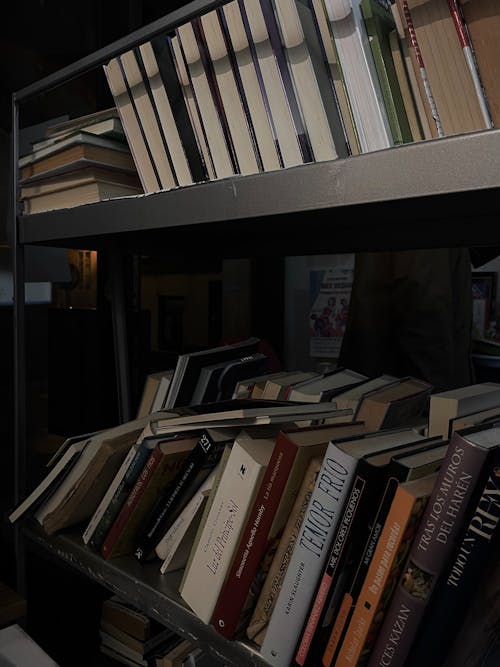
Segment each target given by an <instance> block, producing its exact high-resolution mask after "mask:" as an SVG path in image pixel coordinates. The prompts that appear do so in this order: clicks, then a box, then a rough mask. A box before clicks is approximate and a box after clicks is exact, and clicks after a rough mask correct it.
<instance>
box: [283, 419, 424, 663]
mask: <svg viewBox="0 0 500 667" xmlns="http://www.w3.org/2000/svg"><path fill="white" fill-rule="evenodd" d="M423 441H424V437H423V436H421V435H419V434H418V433H416V432H415V431H414V430H413V429H411V428H407V429H394V430H392V431H387V432H385V431H379V432H376V433H372V434H367V435H365V436H364V437H362V438H361V439H360V440H358V441H357V442H356V441H350V442H347V443H346V444H345V445H344V446H343V445H342V444H341V443H340V444H339V447H340V448H341V449H343V450H344V453H345V455H346V456H349V457H350V458H351V459H352V461H353V465H354V468H355V472H354V476H353V481H352V485H351V489H350V491H349V493H348V496H347V499H346V502H345V506H344V510H343V512H342V515H341V518H340V520H339V522H338V525H337V528H336V530H335V531H334V534H333V538H332V542H331V546H330V549H329V552H328V555H327V558H326V561H325V566H324V568H323V571H322V573H321V577H320V579H319V582H318V586H317V588H316V593H315V596H314V601H313V603H312V606H311V609H310V610H309V611H308V614H307V618H306V622H305V625H304V628H303V630H302V632H301V635H300V638H299V642H298V646H297V651H296V654H295V661H296V662H297V663H298V664H299V665H301V666H302V665H304V664H305V663H306V660H307V659H308V656H311V655H314V657H315V658H320V657H321V656H320V654H321V653H322V650H323V648H324V640H325V637H326V636H327V634H328V630H329V628H330V627H331V624H332V621H333V616H334V613H335V610H336V608H337V605H338V603H339V600H340V598H341V596H342V594H343V593H344V591H345V590H346V589H349V587H350V585H351V582H352V579H353V577H354V573H355V571H356V568H357V564H358V561H359V557H360V554H361V553H362V551H363V548H364V546H365V544H366V541H367V539H368V537H369V535H370V531H371V529H372V526H373V521H374V518H375V515H376V513H377V508H378V506H379V503H380V501H381V499H382V496H383V493H384V489H385V486H386V484H387V481H388V475H389V467H390V464H391V459H392V456H393V455H394V454H395V453H397V452H401V451H411V450H415V449H417V448H418V447H420V446H421V444H422V442H423Z"/></svg>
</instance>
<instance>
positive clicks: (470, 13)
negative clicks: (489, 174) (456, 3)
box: [460, 0, 500, 127]
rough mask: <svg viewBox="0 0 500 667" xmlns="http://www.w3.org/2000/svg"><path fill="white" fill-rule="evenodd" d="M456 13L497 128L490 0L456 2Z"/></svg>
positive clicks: (499, 110)
mask: <svg viewBox="0 0 500 667" xmlns="http://www.w3.org/2000/svg"><path fill="white" fill-rule="evenodd" d="M460 10H461V13H462V15H463V18H464V20H465V24H466V30H467V32H468V34H469V36H470V39H471V42H472V44H471V46H472V51H473V55H474V59H475V61H476V64H477V68H478V70H479V77H480V80H481V84H482V87H483V88H484V93H485V95H486V99H487V102H488V109H489V112H490V114H491V118H492V120H493V124H494V126H495V127H499V126H500V89H499V86H498V77H497V75H496V71H495V70H496V68H495V65H494V64H495V63H497V62H498V61H499V57H500V52H499V44H498V39H497V36H498V30H499V29H500V22H499V16H498V12H497V11H496V5H495V3H494V1H493V0H474V2H470V1H469V0H460Z"/></svg>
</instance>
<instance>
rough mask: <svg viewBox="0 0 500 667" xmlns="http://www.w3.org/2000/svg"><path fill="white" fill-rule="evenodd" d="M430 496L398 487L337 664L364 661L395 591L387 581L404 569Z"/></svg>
mask: <svg viewBox="0 0 500 667" xmlns="http://www.w3.org/2000/svg"><path fill="white" fill-rule="evenodd" d="M429 488H430V487H429ZM428 497H429V494H427V495H422V496H421V497H420V498H417V497H415V496H413V495H411V494H409V493H408V492H407V491H406V490H405V489H404V488H403V487H401V486H398V489H397V491H396V494H395V496H394V499H393V502H392V504H391V509H390V512H389V514H388V515H387V518H386V521H385V522H384V526H383V529H382V533H381V535H380V539H379V541H378V543H377V546H376V548H375V553H374V555H373V559H372V561H371V563H370V567H369V568H368V572H367V574H366V577H365V580H364V582H363V586H362V588H361V591H360V594H359V596H358V599H357V601H356V607H355V609H354V611H353V614H352V616H351V620H350V621H349V624H348V626H347V630H346V633H345V637H344V640H343V642H342V645H341V647H340V650H339V653H338V656H337V659H336V661H335V667H337V665H338V666H339V667H340V665H349V666H351V667H352V666H354V665H358V664H360V665H361V664H365V662H366V659H367V656H368V654H369V652H370V651H371V648H372V646H373V639H374V636H375V633H376V631H377V629H378V628H379V627H380V622H379V621H378V619H380V617H381V616H382V614H383V613H384V608H385V604H384V600H387V598H388V595H390V593H391V591H392V590H393V586H390V585H387V584H390V581H391V580H392V581H393V580H394V577H395V576H398V575H399V573H400V572H401V569H402V567H403V563H404V558H405V556H406V554H407V552H408V548H409V546H410V544H411V538H412V536H414V535H415V531H416V527H417V525H418V522H419V521H420V519H421V517H422V513H423V511H424V508H425V505H426V503H427V500H428ZM425 664H427V663H425Z"/></svg>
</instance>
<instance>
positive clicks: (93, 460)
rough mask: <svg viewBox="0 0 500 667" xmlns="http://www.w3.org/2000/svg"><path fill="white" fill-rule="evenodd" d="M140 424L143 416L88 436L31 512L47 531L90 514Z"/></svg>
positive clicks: (140, 426) (142, 424)
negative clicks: (52, 489) (50, 491)
mask: <svg viewBox="0 0 500 667" xmlns="http://www.w3.org/2000/svg"><path fill="white" fill-rule="evenodd" d="M144 424H145V420H144V419H142V420H141V419H139V420H134V421H130V422H125V423H124V424H120V425H119V426H115V427H113V428H111V429H107V430H106V431H102V432H100V433H97V434H95V435H92V436H91V437H90V438H89V441H88V442H87V445H86V447H85V449H84V450H83V452H82V454H81V456H79V457H78V461H77V462H76V464H75V465H74V466H72V468H71V470H70V472H69V473H68V475H66V476H65V478H64V480H63V481H62V483H61V484H60V485H59V486H58V488H57V489H56V491H55V492H54V493H53V494H51V495H50V496H49V498H47V500H46V501H45V502H44V503H42V504H41V505H40V506H39V507H38V508H37V510H36V512H35V519H36V520H37V521H38V523H39V524H40V525H41V526H42V527H43V529H44V531H45V532H46V533H47V534H48V535H52V534H54V533H55V532H58V531H59V530H62V529H63V528H67V527H69V526H73V525H75V524H77V523H80V522H81V521H84V520H86V519H89V518H90V517H91V516H92V514H93V513H94V512H95V510H96V508H97V506H98V504H99V503H100V501H101V498H102V496H103V495H104V493H105V492H106V489H107V487H108V485H109V484H110V483H111V481H112V479H113V477H114V476H115V474H116V472H117V470H118V468H119V467H120V465H121V463H122V461H123V459H124V458H125V456H126V455H127V453H128V451H129V450H130V447H131V446H132V445H133V444H134V442H136V440H137V438H138V436H139V434H140V433H141V432H142V430H143V428H144Z"/></svg>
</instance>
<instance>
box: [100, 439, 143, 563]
mask: <svg viewBox="0 0 500 667" xmlns="http://www.w3.org/2000/svg"><path fill="white" fill-rule="evenodd" d="M148 442H150V441H148V440H143V441H142V442H141V444H140V445H139V447H138V448H137V451H136V453H135V455H134V458H133V459H132V461H131V463H130V465H129V467H128V468H127V471H126V472H125V475H124V476H123V478H122V480H121V482H120V484H119V485H118V486H117V488H116V490H115V492H114V493H113V497H112V498H111V500H110V502H109V503H108V506H107V507H106V509H105V511H104V513H103V515H102V517H101V518H100V519H99V523H98V524H97V526H96V528H95V530H94V532H93V533H92V535H91V537H90V539H89V541H88V546H89V547H90V548H92V549H94V551H98V550H99V549H100V548H101V546H102V543H103V542H104V539H105V537H106V535H107V533H108V532H109V529H110V528H111V526H112V525H113V522H114V520H115V519H116V517H117V516H118V513H119V511H120V510H121V508H122V507H123V504H124V502H125V501H126V500H127V496H128V494H129V493H130V491H131V490H132V487H133V486H134V484H135V482H136V480H137V478H138V477H139V475H140V473H141V470H142V469H143V468H144V465H145V463H146V461H147V459H148V456H149V455H150V454H151V448H150V446H149V445H148Z"/></svg>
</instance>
